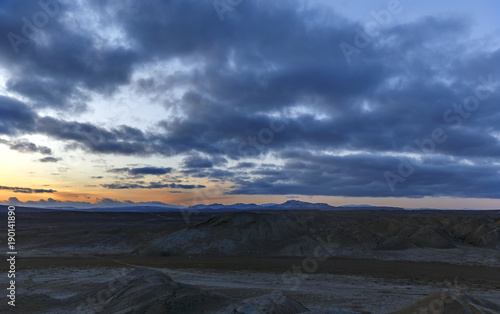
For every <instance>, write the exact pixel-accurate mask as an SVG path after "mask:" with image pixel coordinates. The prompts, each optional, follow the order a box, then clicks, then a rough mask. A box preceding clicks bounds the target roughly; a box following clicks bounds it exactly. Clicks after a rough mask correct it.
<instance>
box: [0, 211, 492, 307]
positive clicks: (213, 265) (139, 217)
mask: <svg viewBox="0 0 500 314" xmlns="http://www.w3.org/2000/svg"><path fill="white" fill-rule="evenodd" d="M2 212H3V213H5V212H6V211H2ZM16 228H17V230H16V233H17V238H16V241H17V250H18V257H17V259H18V260H17V269H18V270H17V275H16V282H17V305H16V311H21V312H23V313H36V312H38V313H69V312H72V313H79V312H80V313H99V312H102V313H391V312H395V313H500V306H499V305H498V304H500V269H499V268H498V265H499V261H500V236H499V230H500V212H499V211H432V210H427V211H416V210H412V211H408V210H379V209H349V210H347V209H346V210H335V211H319V210H307V211H306V210H286V211H279V210H275V211H239V212H227V213H210V212H197V213H193V214H189V215H186V213H182V212H149V213H148V212H143V213H137V212H129V213H116V212H114V213H106V212H79V211H69V210H40V209H29V208H18V209H17V226H16ZM2 242H4V243H5V239H2ZM7 266H8V265H7V264H6V263H5V262H4V263H2V268H3V270H4V271H5V270H6V269H7ZM4 303H6V302H4ZM1 307H2V308H1V309H0V310H1V311H2V312H6V311H8V310H11V309H9V308H7V307H6V305H4V304H2V305H1Z"/></svg>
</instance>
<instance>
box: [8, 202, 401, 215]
mask: <svg viewBox="0 0 500 314" xmlns="http://www.w3.org/2000/svg"><path fill="white" fill-rule="evenodd" d="M4 205H7V204H4ZM75 205H76V206H67V205H59V204H57V205H48V204H28V203H26V204H18V205H16V204H14V206H21V207H32V208H43V209H53V210H76V211H90V212H95V211H101V212H177V211H183V212H184V211H189V212H206V213H214V212H235V211H245V210H354V209H358V210H359V209H395V210H398V209H399V210H401V209H403V208H397V207H376V206H371V205H347V206H331V205H329V204H326V203H308V202H302V201H296V200H290V201H286V202H284V203H282V204H275V203H269V204H262V205H257V204H253V203H251V204H243V203H237V204H232V205H224V204H218V203H215V204H209V205H206V204H197V205H193V206H180V205H170V204H165V203H160V202H151V203H147V202H146V203H118V202H116V203H112V204H96V205H94V206H92V204H75Z"/></svg>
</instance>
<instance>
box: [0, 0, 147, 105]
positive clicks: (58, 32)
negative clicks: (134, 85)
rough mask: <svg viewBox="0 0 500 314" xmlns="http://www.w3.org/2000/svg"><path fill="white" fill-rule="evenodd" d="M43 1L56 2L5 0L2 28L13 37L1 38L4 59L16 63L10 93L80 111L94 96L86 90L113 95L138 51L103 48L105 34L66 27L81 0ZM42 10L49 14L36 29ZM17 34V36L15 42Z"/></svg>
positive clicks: (125, 79) (35, 102) (0, 54)
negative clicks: (36, 21) (75, 2)
mask: <svg viewBox="0 0 500 314" xmlns="http://www.w3.org/2000/svg"><path fill="white" fill-rule="evenodd" d="M41 2H42V3H46V4H47V3H49V2H50V3H51V4H52V6H51V7H48V8H47V7H46V6H45V7H44V6H41V5H40V4H39V2H38V1H10V0H7V1H3V2H2V5H1V6H2V7H1V10H0V30H1V31H2V33H4V34H6V35H7V34H11V35H9V36H10V37H8V36H4V37H3V38H4V39H3V40H2V41H1V44H0V61H3V62H8V63H13V64H14V66H13V67H12V71H11V74H12V76H11V77H10V78H9V80H8V81H7V87H8V88H9V89H10V90H11V91H13V92H17V93H19V94H21V95H23V96H25V97H27V98H28V99H29V100H30V101H29V102H30V103H31V104H32V105H33V106H36V107H52V108H54V109H60V110H68V109H73V110H77V111H81V110H84V109H85V102H86V101H87V100H88V99H89V96H87V95H85V94H84V93H83V92H82V91H81V89H82V88H83V89H89V90H93V91H96V92H99V93H105V94H109V93H110V92H113V91H114V90H115V89H116V87H117V86H119V85H122V84H125V83H127V82H128V81H129V78H130V74H131V70H132V66H133V64H134V61H135V60H137V56H136V52H134V51H131V50H128V49H125V48H123V47H109V46H108V47H105V48H104V47H103V46H102V43H103V42H104V41H105V38H101V37H100V36H99V35H97V34H95V33H92V32H89V31H88V30H87V29H83V28H82V27H81V26H78V25H76V26H75V25H73V26H74V27H71V28H70V27H67V25H65V24H64V21H67V19H68V18H69V19H72V18H71V15H72V14H75V13H76V14H78V10H79V8H78V7H77V6H76V4H73V3H71V2H68V3H65V4H61V3H59V2H55V1H41ZM54 5H55V6H54ZM75 11H76V12H75ZM39 12H40V14H42V15H45V16H47V17H48V18H47V20H46V22H45V23H43V24H41V25H40V27H37V25H36V24H37V23H33V19H34V16H36V14H38V13H39ZM40 14H38V16H40ZM26 21H28V22H26ZM30 24H31V25H30ZM38 24H40V23H38ZM23 31H24V32H23ZM12 34H14V35H12ZM27 35H29V36H27ZM12 36H16V38H17V40H15V41H14V44H12V43H11V41H12ZM19 38H21V40H19Z"/></svg>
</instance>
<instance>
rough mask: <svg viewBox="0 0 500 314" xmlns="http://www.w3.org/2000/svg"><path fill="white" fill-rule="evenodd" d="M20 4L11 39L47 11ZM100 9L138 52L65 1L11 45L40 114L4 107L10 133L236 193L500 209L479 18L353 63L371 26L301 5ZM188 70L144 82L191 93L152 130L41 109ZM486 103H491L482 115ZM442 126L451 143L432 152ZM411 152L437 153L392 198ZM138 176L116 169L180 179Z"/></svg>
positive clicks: (488, 57) (393, 36)
mask: <svg viewBox="0 0 500 314" xmlns="http://www.w3.org/2000/svg"><path fill="white" fill-rule="evenodd" d="M20 3H23V2H22V1H5V2H3V3H2V10H0V30H2V31H3V32H4V33H6V34H7V33H9V32H20V29H21V27H22V21H21V18H22V17H23V16H28V17H31V16H32V15H33V13H35V12H37V11H38V10H40V7H39V5H38V4H37V3H36V2H26V3H24V5H23V4H20ZM88 3H90V5H89V6H88V7H87V8H86V9H88V10H91V11H92V14H94V16H93V18H94V20H95V22H96V23H97V25H96V29H97V28H98V29H105V28H106V27H107V26H112V27H116V29H119V30H120V31H123V33H124V36H125V38H126V40H125V41H126V42H127V44H126V45H120V44H114V45H107V44H106V40H105V38H101V37H100V36H101V35H99V34H98V33H97V32H96V31H95V29H82V28H81V27H78V26H74V27H67V26H65V24H64V23H65V21H67V19H68V18H69V17H70V15H71V14H78V9H79V8H77V7H76V6H77V5H76V4H67V5H61V6H60V11H59V12H58V13H57V14H56V15H55V16H54V17H51V19H50V21H49V22H48V24H47V25H46V26H44V27H43V28H42V29H39V30H38V37H37V38H38V39H36V38H35V40H30V42H29V44H23V45H21V46H19V49H20V52H19V53H18V54H16V53H15V52H14V51H13V49H12V46H11V45H10V43H9V42H8V39H5V38H4V40H3V41H2V42H1V43H0V61H2V63H4V64H7V65H10V66H8V67H7V70H8V71H9V74H10V76H9V78H8V79H7V82H6V87H7V88H8V89H9V91H10V92H12V93H15V94H18V95H21V96H23V97H25V98H24V99H26V104H25V103H21V102H19V101H17V100H14V99H12V98H8V97H5V96H0V116H1V117H2V119H1V120H0V134H3V135H7V136H15V135H19V134H42V135H47V136H49V137H51V138H53V139H57V140H60V141H63V142H67V143H68V144H69V145H72V146H71V147H72V148H81V149H84V150H85V151H88V152H92V153H99V154H113V155H131V156H152V155H161V156H179V155H181V156H186V157H185V158H184V160H183V162H182V164H181V166H183V167H184V168H185V169H184V170H182V173H183V174H186V175H189V176H192V177H195V178H206V179H210V180H227V181H232V182H234V184H235V190H233V191H232V192H231V193H232V194H308V195H315V194H319V195H345V196H409V197H423V196H430V195H433V196H436V195H438V193H440V194H439V195H449V196H470V197H479V196H481V197H492V198H500V194H499V192H497V191H496V190H497V189H496V190H495V187H498V182H497V181H498V179H495V175H497V174H498V166H496V165H495V164H494V163H493V162H494V160H495V158H496V157H497V156H498V155H499V154H500V141H499V138H498V134H500V124H498V121H500V110H499V108H498V103H499V102H500V96H499V95H500V71H499V68H498V67H497V66H496V65H497V64H500V50H499V49H497V48H492V47H489V46H488V43H487V42H481V40H476V41H470V42H471V43H472V46H468V47H465V46H464V42H467V33H469V32H470V31H471V25H472V24H473V22H471V21H469V20H468V19H464V18H462V17H425V18H422V19H420V20H415V21H412V22H408V23H404V24H395V25H389V26H386V27H382V28H381V29H380V32H379V34H378V35H376V36H374V37H373V38H371V41H370V44H369V45H368V46H367V47H366V48H363V49H362V50H360V52H359V53H356V54H355V55H353V56H352V62H351V63H348V62H346V59H345V58H344V55H343V53H342V51H341V49H339V44H340V43H342V42H347V43H350V44H353V40H354V38H355V36H356V35H357V29H358V28H359V27H360V26H362V25H359V23H356V22H353V21H349V20H347V19H345V18H343V17H342V16H339V15H336V14H334V13H330V12H329V13H328V14H325V12H324V11H322V9H321V8H314V6H311V7H310V8H307V9H305V7H304V6H303V5H300V3H299V2H298V1H289V2H279V3H273V2H269V1H246V2H244V4H242V5H241V6H238V8H237V10H235V11H233V12H231V15H230V16H228V17H227V18H226V19H225V20H224V23H221V22H220V20H219V17H218V16H217V13H216V11H215V10H214V8H213V4H212V2H211V1H203V2H200V1H184V0H183V1H181V0H172V1H145V2H140V3H135V4H132V3H130V2H117V1H93V2H88ZM193 21H196V23H193ZM42 39H43V40H42ZM173 60H176V61H177V62H179V63H180V64H182V65H190V66H191V65H195V70H191V71H180V72H173V73H171V72H165V73H163V72H162V71H161V69H156V71H155V72H154V73H153V74H151V77H149V78H143V79H142V81H141V82H140V83H142V84H143V85H144V86H145V87H147V88H146V89H147V90H148V92H150V93H153V94H155V96H156V95H160V96H161V95H164V94H165V93H166V92H170V91H172V90H174V89H175V88H181V89H182V93H181V95H179V96H176V97H177V98H175V99H169V100H168V101H164V102H163V104H162V105H163V106H165V107H166V109H169V110H170V109H172V110H173V111H176V112H179V113H180V114H179V115H173V116H168V117H165V120H164V121H162V122H161V123H160V124H159V125H157V126H151V128H148V131H145V130H141V129H138V128H135V127H131V126H126V125H124V126H120V127H117V128H106V127H105V126H101V125H96V124H93V123H89V122H79V121H78V119H75V121H66V120H62V119H56V118H53V117H47V116H40V115H39V114H38V113H39V109H38V108H42V107H51V108H54V109H56V110H58V109H65V110H66V109H72V110H76V111H78V110H80V111H81V110H84V109H85V103H86V102H87V101H88V100H89V99H90V98H91V97H90V96H89V95H90V94H91V93H89V92H88V91H92V92H93V93H98V94H103V95H111V94H112V93H113V92H115V91H116V90H117V88H118V87H119V86H123V85H126V84H136V83H137V82H131V76H132V72H133V70H134V69H136V68H139V67H141V66H142V65H145V64H147V63H148V62H151V61H173ZM158 73H159V74H158ZM144 86H143V87H144ZM483 96H484V97H483ZM471 97H479V98H480V101H479V103H478V104H477V106H475V107H474V108H473V110H472V109H470V108H471V105H474V104H473V103H471V102H469V103H467V99H469V100H470V99H471ZM479 98H478V99H479ZM30 108H34V109H30ZM464 108H465V109H464ZM466 108H469V109H470V110H468V109H466ZM436 128H440V129H442V130H443V132H444V134H445V137H446V140H444V141H442V142H440V143H435V142H434V143H432V142H429V139H431V138H432V134H433V133H432V132H433V130H435V129H436ZM443 138H444V137H443ZM429 145H430V146H429ZM292 148H294V149H296V150H298V151H301V152H302V153H301V154H299V153H297V151H292V150H291V149H292ZM324 151H331V152H343V151H361V152H363V153H360V154H351V155H346V156H331V155H325V154H324V153H323V152H324ZM402 152H404V153H414V154H423V155H422V159H421V161H419V164H418V167H417V166H415V168H416V171H415V173H414V174H413V175H412V176H411V177H410V178H408V179H407V180H406V181H405V182H403V183H401V184H399V185H398V189H397V190H396V191H395V192H392V191H391V190H390V189H388V188H387V182H386V181H385V179H384V177H383V174H384V172H385V171H393V170H394V169H395V168H396V169H397V167H398V164H399V162H400V161H399V159H397V158H395V157H390V155H394V154H395V153H402ZM265 155H267V156H271V157H277V158H279V159H281V161H282V163H280V164H283V166H278V167H275V168H273V169H269V168H258V169H254V167H255V164H253V163H252V162H250V161H247V160H245V158H246V157H253V158H263V157H264V156H265ZM228 159H229V160H236V161H238V162H239V163H238V164H237V165H236V166H235V167H232V168H231V169H230V170H231V171H228V169H224V168H225V167H227V164H228ZM465 159H470V160H471V162H472V165H471V164H468V163H467V161H466V160H465ZM132 169H133V168H124V169H121V170H120V169H115V170H117V171H116V172H115V173H122V174H127V175H130V176H143V175H161V174H166V173H168V172H165V173H161V172H162V171H163V170H156V168H142V169H143V170H137V171H136V172H135V173H134V172H133V170H132ZM118 170H119V171H118ZM155 171H159V172H155ZM497 176H498V175H497ZM468 185H471V186H474V187H476V186H478V187H480V188H466V186H468ZM151 186H152V185H147V184H143V183H135V185H134V184H130V185H129V184H126V183H123V182H121V183H120V182H118V183H116V184H111V185H105V187H107V188H115V189H127V188H129V189H130V188H151ZM158 186H160V187H165V188H170V185H168V186H167V184H163V183H160V184H158Z"/></svg>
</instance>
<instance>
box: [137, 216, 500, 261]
mask: <svg viewBox="0 0 500 314" xmlns="http://www.w3.org/2000/svg"><path fill="white" fill-rule="evenodd" d="M478 248H481V249H483V250H482V254H480V255H477V252H478V250H477V249H478ZM424 249H433V250H434V251H435V250H439V251H442V252H444V254H434V255H433V257H434V258H435V259H436V260H438V261H442V262H453V263H460V262H464V261H467V262H477V263H482V264H485V265H498V264H497V262H498V261H500V250H499V249H500V216H483V215H477V214H473V213H469V214H459V215H457V214H456V213H453V214H447V213H440V214H436V213H415V212H386V213H385V215H384V213H381V212H354V213H353V212H319V211H316V212H314V211H313V212H282V211H277V212H271V213H269V212H244V213H230V214H225V215H223V216H218V217H213V218H211V219H209V220H207V221H205V222H203V223H200V224H197V225H194V226H191V227H188V228H185V229H183V230H179V231H176V232H174V233H171V234H166V235H163V236H160V237H158V238H155V239H153V240H151V241H149V243H146V244H144V245H143V246H141V247H140V248H138V250H137V251H136V253H138V254H162V255H165V256H168V255H229V256H235V255H236V256H245V255H249V256H304V257H305V256H313V255H315V254H328V255H329V256H351V257H352V256H356V257H375V258H377V257H380V258H382V259H383V258H387V257H390V256H393V257H394V258H397V256H398V254H397V253H396V254H394V251H396V252H399V253H400V254H399V256H400V257H403V256H404V254H406V255H407V257H408V259H410V260H411V259H412V254H411V252H418V253H422V252H424ZM453 249H455V250H453ZM447 250H448V252H446V251H447ZM403 251H404V253H403V254H401V252H403ZM458 251H461V252H462V253H461V255H466V256H467V258H462V259H456V260H449V259H448V258H449V256H450V254H446V253H451V254H453V253H456V252H458ZM386 252H388V254H385V253H386ZM409 252H410V253H409ZM474 257H476V260H475V261H472V260H471V258H472V259H474Z"/></svg>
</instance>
